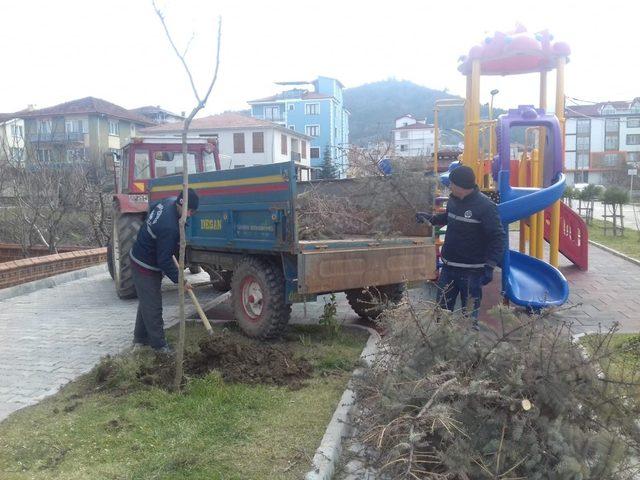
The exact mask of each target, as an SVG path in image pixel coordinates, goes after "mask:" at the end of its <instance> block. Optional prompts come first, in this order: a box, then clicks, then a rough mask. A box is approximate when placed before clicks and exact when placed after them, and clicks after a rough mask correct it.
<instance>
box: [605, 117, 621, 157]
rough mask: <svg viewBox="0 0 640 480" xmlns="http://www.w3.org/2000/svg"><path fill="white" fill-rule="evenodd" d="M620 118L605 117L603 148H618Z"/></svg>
mask: <svg viewBox="0 0 640 480" xmlns="http://www.w3.org/2000/svg"><path fill="white" fill-rule="evenodd" d="M619 129H620V120H619V119H618V118H607V119H606V120H605V123H604V132H605V133H604V135H605V136H604V149H605V150H618V149H619V148H620V133H619Z"/></svg>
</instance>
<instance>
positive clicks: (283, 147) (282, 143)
mask: <svg viewBox="0 0 640 480" xmlns="http://www.w3.org/2000/svg"><path fill="white" fill-rule="evenodd" d="M280 153H281V154H282V155H286V154H287V136H286V135H280Z"/></svg>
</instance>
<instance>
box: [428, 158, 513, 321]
mask: <svg viewBox="0 0 640 480" xmlns="http://www.w3.org/2000/svg"><path fill="white" fill-rule="evenodd" d="M449 181H450V184H451V185H450V188H451V195H450V196H449V200H448V202H447V209H446V212H445V213H441V214H437V215H431V214H428V213H422V212H420V213H418V214H417V215H416V219H417V220H418V222H429V223H431V224H432V225H434V226H443V225H446V226H447V231H446V234H445V239H444V244H443V246H442V252H441V253H442V255H441V257H442V263H443V266H442V270H441V272H440V278H439V280H438V304H439V305H440V306H441V307H442V308H446V309H447V310H451V311H453V308H454V306H455V303H456V299H457V297H458V295H460V303H461V305H462V308H463V309H464V310H465V311H466V309H467V303H468V300H469V298H471V299H473V310H472V311H471V313H470V315H471V318H472V319H473V328H474V329H475V330H477V329H478V314H479V312H480V302H481V300H482V287H483V286H484V285H487V284H488V283H489V282H491V280H492V279H493V269H494V268H495V266H496V265H497V264H498V263H499V262H500V261H501V259H502V254H503V252H504V244H505V233H504V230H503V228H502V224H501V223H500V216H499V215H498V208H497V206H496V204H495V203H493V202H492V201H491V200H490V199H489V198H488V197H486V196H485V195H483V194H482V193H481V192H480V191H479V189H478V186H477V185H476V179H475V175H474V173H473V170H472V169H471V168H469V167H467V166H465V165H463V166H460V167H458V168H456V169H455V170H453V171H452V172H451V173H450V174H449Z"/></svg>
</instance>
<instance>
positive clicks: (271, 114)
mask: <svg viewBox="0 0 640 480" xmlns="http://www.w3.org/2000/svg"><path fill="white" fill-rule="evenodd" d="M264 119H265V120H280V119H281V118H280V107H278V106H277V105H276V106H275V107H264Z"/></svg>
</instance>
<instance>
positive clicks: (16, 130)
mask: <svg viewBox="0 0 640 480" xmlns="http://www.w3.org/2000/svg"><path fill="white" fill-rule="evenodd" d="M11 136H12V137H13V138H24V130H23V129H22V125H18V124H17V123H13V124H11Z"/></svg>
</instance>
